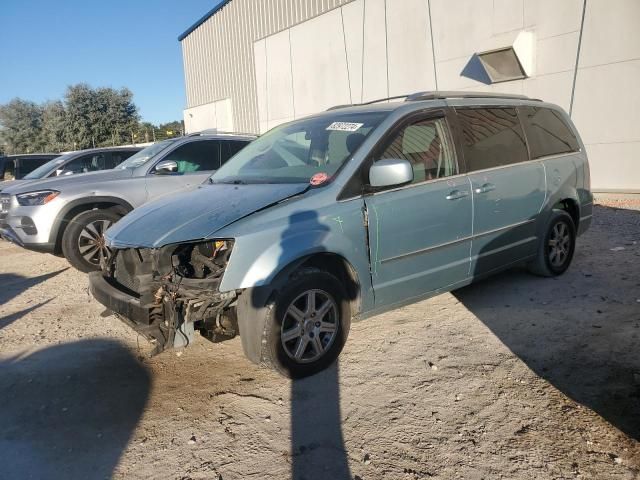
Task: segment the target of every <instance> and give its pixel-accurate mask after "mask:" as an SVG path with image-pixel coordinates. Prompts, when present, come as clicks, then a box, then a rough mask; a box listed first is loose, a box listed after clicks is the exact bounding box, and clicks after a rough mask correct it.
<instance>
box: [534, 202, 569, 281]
mask: <svg viewBox="0 0 640 480" xmlns="http://www.w3.org/2000/svg"><path fill="white" fill-rule="evenodd" d="M559 232H563V234H562V235H561V236H560V237H558V235H560V233H559ZM559 238H562V240H561V241H559ZM556 243H559V244H560V245H562V248H561V249H560V250H558V249H557V248H556V247H555V245H556ZM554 248H556V250H555V251H554ZM575 249H576V226H575V224H574V223H573V219H572V218H571V215H569V214H568V213H567V212H565V211H564V210H553V211H552V212H551V216H550V218H549V222H548V224H547V228H546V229H545V233H544V237H543V238H542V241H541V242H540V244H539V245H538V253H537V255H536V258H535V259H534V260H533V261H532V262H531V263H530V264H529V271H530V272H531V273H533V274H535V275H539V276H542V277H556V276H558V275H562V274H563V273H564V272H565V271H566V270H567V268H569V265H571V260H572V259H573V254H574V252H575Z"/></svg>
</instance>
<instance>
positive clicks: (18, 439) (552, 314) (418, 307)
mask: <svg viewBox="0 0 640 480" xmlns="http://www.w3.org/2000/svg"><path fill="white" fill-rule="evenodd" d="M638 210H640V202H637V201H634V200H625V201H623V203H620V202H619V201H617V202H609V203H608V204H607V205H603V204H600V205H598V206H597V207H596V209H595V218H594V224H593V226H592V228H591V230H590V231H589V232H588V233H587V234H586V235H584V236H583V237H581V238H580V239H579V244H578V251H577V253H576V257H575V260H574V264H573V265H572V267H571V268H570V269H569V271H568V272H567V273H566V274H565V275H564V276H562V277H561V278H557V279H542V278H537V277H533V276H530V275H528V274H527V273H525V272H524V271H521V270H513V271H509V272H506V273H503V274H501V275H498V276H495V277H493V278H491V279H489V280H486V281H483V282H479V283H477V284H475V285H472V286H470V287H466V288H464V289H462V290H459V291H457V292H455V293H453V294H445V295H440V296H438V297H435V298H433V299H430V300H428V301H424V302H420V303H416V304H414V305H411V306H409V307H406V308H403V309H400V310H396V311H393V312H391V313H387V314H384V315H380V316H377V317H374V318H372V319H369V320H366V321H364V322H360V323H356V324H355V325H353V326H352V331H351V334H350V337H349V341H348V342H347V346H346V348H345V351H344V352H343V355H342V356H341V361H340V365H339V367H338V366H336V367H335V368H332V369H330V370H329V371H326V372H324V373H322V374H320V375H316V376H315V377H312V378H309V379H306V380H302V381H296V382H290V381H288V380H284V379H282V378H280V377H279V376H277V375H276V374H274V373H271V372H270V371H267V370H263V369H260V368H257V367H256V366H254V365H252V364H250V363H249V362H247V361H246V360H245V359H244V357H243V355H242V352H241V346H240V342H239V339H234V340H232V341H230V342H227V343H223V344H216V345H214V344H210V343H208V342H207V341H206V340H204V339H199V340H198V342H196V344H195V345H194V346H193V347H191V348H189V349H187V350H185V351H184V352H180V353H181V354H179V353H177V352H169V353H165V354H162V355H159V356H156V357H153V358H148V356H147V355H148V353H149V351H150V348H149V346H148V345H147V343H146V342H145V341H144V340H143V339H139V340H138V339H137V337H136V335H135V334H134V333H133V332H132V331H131V330H129V329H128V328H127V327H126V326H124V325H123V324H121V323H120V322H119V321H118V320H117V319H116V318H115V317H113V316H102V315H101V313H102V308H101V307H100V306H99V305H98V304H97V303H96V302H95V301H93V300H91V298H90V297H89V296H88V294H87V281H86V277H85V276H84V275H82V274H80V273H78V272H76V271H74V270H72V269H71V268H68V266H67V264H66V262H65V261H64V260H63V259H59V258H55V257H52V256H48V255H40V254H36V253H30V252H27V251H24V250H21V249H19V248H16V247H14V246H12V245H10V244H8V243H6V242H0V398H2V401H3V405H2V410H1V413H0V478H3V479H4V478H7V479H14V478H34V479H41V478H47V479H71V478H82V479H93V478H96V479H103V478H112V477H113V478H127V479H129V478H154V479H164V478H167V479H194V480H195V479H224V480H230V479H244V478H257V479H274V480H275V479H278V480H281V479H284V478H292V477H293V478H296V479H303V478H304V479H314V478H318V479H341V478H359V479H361V480H368V479H380V478H390V479H423V478H438V479H452V478H468V479H481V478H486V479H493V478H505V479H507V478H508V479H532V478H535V479H560V478H572V479H573V478H584V479H592V478H593V479H596V478H597V479H638V478H640V443H639V442H638V440H640V357H639V356H638V346H639V341H640V268H639V267H638V266H639V264H640V212H638Z"/></svg>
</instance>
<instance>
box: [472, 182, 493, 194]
mask: <svg viewBox="0 0 640 480" xmlns="http://www.w3.org/2000/svg"><path fill="white" fill-rule="evenodd" d="M495 189H496V186H495V185H494V184H492V183H485V184H484V185H482V186H481V187H478V188H476V189H475V192H476V193H487V192H490V191H492V190H495Z"/></svg>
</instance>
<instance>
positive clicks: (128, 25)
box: [0, 0, 219, 123]
mask: <svg viewBox="0 0 640 480" xmlns="http://www.w3.org/2000/svg"><path fill="white" fill-rule="evenodd" d="M0 3H1V6H0V38H1V39H2V43H1V46H0V104H2V103H6V102H7V101H9V100H11V99H12V98H14V97H21V98H24V99H27V100H33V101H35V102H42V101H44V100H54V99H58V98H61V97H62V95H63V94H64V91H65V89H66V87H67V85H70V84H76V83H81V82H86V83H88V84H90V85H91V86H93V87H98V86H100V87H103V86H104V87H113V88H120V87H127V88H129V89H130V90H131V91H133V93H134V101H135V103H136V104H137V105H138V107H139V110H140V114H141V116H142V118H143V119H144V120H146V121H150V122H154V123H160V122H167V121H171V120H179V119H182V110H183V108H184V105H185V95H184V74H183V68H182V53H181V50H180V43H179V42H178V35H180V34H181V33H182V32H183V31H185V30H187V28H189V27H190V26H191V24H193V23H194V22H196V20H198V19H199V18H200V17H201V16H202V15H204V14H205V13H206V12H208V11H209V10H210V9H211V8H213V7H214V6H215V5H216V4H217V3H219V2H218V0H177V1H176V0H173V1H169V0H147V1H142V0H108V1H96V0H0Z"/></svg>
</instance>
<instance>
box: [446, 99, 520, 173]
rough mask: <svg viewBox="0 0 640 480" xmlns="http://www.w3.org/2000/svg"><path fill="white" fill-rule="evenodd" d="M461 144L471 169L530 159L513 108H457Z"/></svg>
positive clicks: (468, 167) (500, 165) (471, 170)
mask: <svg viewBox="0 0 640 480" xmlns="http://www.w3.org/2000/svg"><path fill="white" fill-rule="evenodd" d="M457 115H458V119H459V121H460V127H461V129H462V144H463V147H464V158H465V162H466V164H467V169H468V170H469V171H470V172H473V171H476V170H484V169H486V168H494V167H502V166H505V165H513V164H515V163H520V162H526V161H528V160H529V153H528V151H527V144H526V143H525V140H524V134H523V133H522V127H521V126H520V120H519V119H518V114H517V113H516V110H515V109H514V108H469V109H460V110H457Z"/></svg>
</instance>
